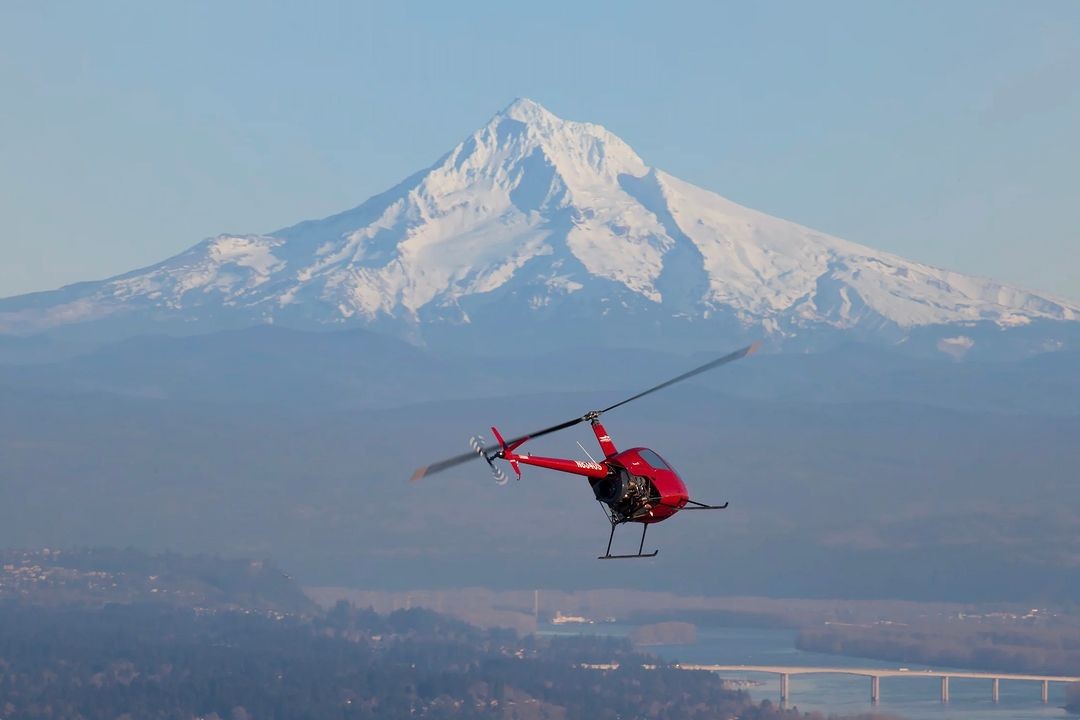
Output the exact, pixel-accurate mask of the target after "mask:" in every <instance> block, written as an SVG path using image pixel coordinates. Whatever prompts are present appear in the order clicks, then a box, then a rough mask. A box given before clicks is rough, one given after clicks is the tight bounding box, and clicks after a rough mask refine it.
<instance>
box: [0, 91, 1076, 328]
mask: <svg viewBox="0 0 1080 720" xmlns="http://www.w3.org/2000/svg"><path fill="white" fill-rule="evenodd" d="M545 313H546V314H547V315H545ZM567 313H569V314H572V315H574V316H575V317H579V318H589V317H592V318H601V317H615V316H616V315H618V314H620V313H624V314H629V315H635V316H637V317H639V318H640V317H648V318H650V322H653V323H663V322H666V321H665V320H664V318H668V319H671V321H672V322H675V321H676V320H675V319H678V321H698V322H708V321H709V320H710V319H712V320H716V319H718V318H723V319H724V320H725V322H727V323H728V325H730V326H733V327H741V328H743V329H745V330H747V331H749V332H765V333H769V334H771V335H773V336H774V337H778V338H782V337H789V336H794V335H798V334H799V333H801V332H804V331H805V330H807V329H812V328H829V329H840V330H847V329H857V330H859V331H860V332H862V333H863V334H866V333H875V332H882V331H887V332H888V333H890V334H891V337H892V338H893V340H895V339H896V338H898V337H902V336H903V334H904V333H905V332H908V331H910V330H912V329H914V328H919V327H923V326H935V325H956V324H966V325H970V324H972V323H992V324H994V325H996V326H997V327H1002V328H1008V327H1015V326H1022V325H1025V324H1028V323H1031V322H1033V321H1042V320H1056V321H1074V320H1077V319H1080V306H1078V305H1077V304H1075V303H1071V302H1069V301H1066V300H1064V299H1060V298H1054V297H1050V296H1047V295H1042V294H1037V293H1033V292H1028V291H1025V290H1022V289H1019V288H1015V287H1011V286H1008V285H1005V284H1002V283H998V282H995V281H993V280H989V279H985V278H977V277H972V276H968V275H964V274H961V273H957V272H952V271H948V270H943V269H940V268H935V267H931V266H928V265H923V264H921V263H917V262H912V261H909V260H905V259H903V258H900V257H897V256H895V255H891V254H888V253H884V252H878V251H876V250H872V249H870V248H868V247H864V246H862V245H858V244H856V243H852V242H848V241H845V240H841V239H839V238H835V237H831V236H829V235H825V234H823V233H820V232H816V231H814V230H811V229H809V228H805V227H802V226H800V225H797V224H795V223H791V222H788V221H785V220H780V219H777V218H774V217H770V216H768V215H765V214H763V213H760V212H756V211H754V210H750V209H748V208H745V207H742V206H740V205H737V204H735V203H733V202H731V201H729V200H726V199H725V198H723V197H720V196H719V195H717V194H715V193H712V192H709V191H707V190H703V189H701V188H698V187H695V186H694V185H691V184H689V183H687V182H684V181H682V180H679V179H677V178H674V177H672V176H670V175H668V174H666V173H664V172H662V171H660V170H657V169H655V168H651V167H649V166H648V165H646V164H645V162H644V161H643V160H642V159H641V158H640V157H638V155H637V154H636V153H635V152H634V151H633V149H632V148H630V146H628V145H627V144H626V143H625V142H623V141H622V140H621V139H619V138H618V137H616V136H615V135H613V134H612V133H610V132H608V131H607V130H605V129H604V128H603V127H600V126H599V125H593V124H590V123H581V122H571V121H566V120H562V119H560V118H558V117H556V116H555V115H553V114H551V113H550V112H548V111H547V110H546V109H544V108H543V107H541V106H540V105H539V104H537V103H535V102H533V101H531V100H525V99H519V100H516V101H515V102H514V103H512V104H511V105H510V106H509V107H507V108H506V109H505V110H503V111H502V112H500V113H498V114H497V115H496V116H495V117H494V118H492V119H491V121H490V122H489V123H487V125H485V126H484V127H482V128H480V129H479V130H477V131H476V132H474V133H473V134H472V135H470V136H469V137H467V138H466V139H465V140H464V141H462V142H461V143H460V144H458V145H457V147H455V148H454V149H453V150H451V151H450V152H449V153H448V154H447V155H445V156H444V157H443V158H442V159H440V160H439V161H438V162H436V163H435V164H434V165H433V166H431V167H430V168H428V169H427V170H424V171H422V172H420V173H417V174H416V175H413V176H412V177H410V178H408V179H406V180H405V181H403V182H402V183H400V184H399V185H397V186H396V187H394V188H392V189H390V190H388V191H387V192H385V193H383V194H381V195H377V196H375V197H373V198H371V199H369V200H368V201H367V202H365V203H363V204H362V205H360V206H358V207H356V208H354V209H352V210H349V211H346V212H344V213H341V214H339V215H335V216H332V217H329V218H325V219H322V220H315V221H308V222H303V223H300V224H298V225H295V226H293V227H290V228H285V229H283V230H281V231H278V232H275V233H271V234H270V235H265V236H264V235H245V236H232V235H222V236H219V237H216V238H211V239H208V240H205V241H203V242H201V243H199V244H198V245H196V246H194V247H192V248H191V249H189V250H187V251H186V252H183V253H181V254H179V255H177V256H175V257H173V258H170V259H168V260H165V261H164V262H162V263H160V264H158V265H154V266H151V267H148V268H144V269H141V270H136V271H134V272H130V273H127V274H125V275H121V276H119V277H115V278H111V279H108V280H104V281H100V282H92V283H81V284H78V285H73V286H69V287H66V288H62V289H60V290H57V291H54V292H49V293H37V294H34V295H27V296H21V297H16V298H9V299H7V300H3V301H0V332H8V333H30V332H36V331H41V330H46V329H49V328H53V327H57V326H67V325H70V324H73V323H79V322H87V321H102V320H108V321H110V322H113V323H117V322H125V321H129V320H133V319H139V320H140V321H142V322H143V323H156V322H164V321H177V322H182V323H185V324H188V325H191V326H193V327H202V326H204V325H205V326H206V327H213V326H220V325H222V324H226V325H243V324H251V323H259V322H283V323H287V324H292V325H298V326H310V325H316V326H323V325H330V326H334V325H348V324H359V325H365V326H373V327H388V328H392V329H394V330H395V331H396V332H398V333H400V334H405V335H411V336H413V337H415V338H424V337H425V336H426V334H427V333H428V332H429V331H430V329H431V328H432V327H435V326H463V325H468V324H471V323H473V322H478V321H482V322H484V323H487V324H493V325H496V326H497V325H500V324H501V325H503V326H505V325H506V324H508V323H512V324H515V325H519V326H520V325H521V324H523V323H528V322H529V320H530V318H532V317H537V318H539V317H542V316H543V317H549V318H551V317H557V316H559V315H560V314H567ZM954 334H955V333H954Z"/></svg>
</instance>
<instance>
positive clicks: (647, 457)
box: [638, 450, 672, 470]
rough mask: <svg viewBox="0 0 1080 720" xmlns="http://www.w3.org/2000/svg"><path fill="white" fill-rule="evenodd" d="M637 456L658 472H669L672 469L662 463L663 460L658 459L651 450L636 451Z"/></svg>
mask: <svg viewBox="0 0 1080 720" xmlns="http://www.w3.org/2000/svg"><path fill="white" fill-rule="evenodd" d="M638 455H640V456H641V459H642V460H644V461H645V462H647V463H649V464H650V465H652V466H653V467H654V468H657V469H658V470H671V469H672V468H671V466H670V465H668V464H667V463H666V462H664V458H662V457H660V456H659V455H657V454H656V453H654V452H653V451H652V450H638Z"/></svg>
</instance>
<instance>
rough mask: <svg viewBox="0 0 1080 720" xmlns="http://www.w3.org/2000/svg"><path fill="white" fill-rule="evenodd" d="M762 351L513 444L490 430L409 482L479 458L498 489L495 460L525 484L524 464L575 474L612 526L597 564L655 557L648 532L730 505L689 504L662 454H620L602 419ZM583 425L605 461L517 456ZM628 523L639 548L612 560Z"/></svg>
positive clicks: (726, 359) (500, 476)
mask: <svg viewBox="0 0 1080 720" xmlns="http://www.w3.org/2000/svg"><path fill="white" fill-rule="evenodd" d="M759 347H761V343H760V342H755V343H753V344H751V345H747V346H746V347H744V348H741V349H739V350H736V351H735V352H732V353H728V354H727V355H724V356H723V357H720V358H717V359H716V360H712V361H711V362H707V363H705V364H704V365H702V366H700V367H696V368H694V369H693V370H690V371H687V372H685V373H683V374H682V375H679V376H678V377H674V378H672V379H671V380H667V381H665V382H662V383H660V384H659V385H655V386H653V387H651V388H649V389H648V390H645V391H643V392H640V393H638V394H636V395H633V396H631V397H629V398H627V399H625V400H622V401H620V402H617V403H615V404H614V405H610V406H608V407H606V408H604V409H603V410H590V411H589V412H587V413H585V414H584V415H582V416H580V417H576V418H572V419H570V420H567V421H565V422H561V423H559V424H558V425H552V426H551V427H547V428H544V429H543V430H537V431H536V432H532V433H528V434H527V435H520V436H518V437H515V438H512V439H511V440H504V439H503V436H502V434H501V433H500V432H499V430H498V429H497V428H495V427H492V428H491V432H492V434H493V435H494V436H495V441H496V444H495V445H487V444H486V441H485V440H484V438H483V437H482V436H480V437H473V438H472V439H471V440H470V443H471V445H472V451H471V452H467V453H463V454H461V455H457V456H455V457H452V458H448V459H446V460H441V461H439V462H436V463H432V464H431V465H426V466H424V467H422V468H418V469H417V470H416V472H414V473H413V475H412V478H411V480H412V481H413V482H416V481H417V480H420V479H421V478H424V477H427V476H429V475H434V474H435V473H438V472H442V471H443V470H447V469H449V468H452V467H455V466H457V465H460V464H462V463H464V462H467V461H469V460H474V459H476V458H477V457H479V458H482V459H483V460H484V461H485V462H487V464H488V466H489V467H490V469H491V472H492V474H493V475H494V477H495V481H496V482H497V483H498V484H500V485H505V484H506V482H507V480H508V477H507V475H506V472H505V471H504V470H503V469H502V468H501V467H499V466H498V465H496V464H495V461H496V460H504V461H506V462H507V463H509V464H510V468H511V469H512V470H513V471H514V473H515V475H516V477H517V479H518V480H520V479H521V466H522V465H532V466H534V467H540V468H547V469H549V470H557V471H559V472H564V473H571V474H574V475H583V476H584V477H586V478H588V480H589V485H590V487H591V488H592V491H593V495H594V496H595V498H596V500H597V502H599V503H600V506H601V507H602V508H603V509H604V513H605V515H607V518H608V521H609V522H610V523H611V532H610V534H609V535H608V542H607V550H605V551H604V554H603V555H600V556H598V559H599V560H621V559H633V558H650V557H656V555H657V553H659V552H660V551H659V550H653V551H652V552H648V553H647V552H645V533H646V531H647V530H648V529H649V526H650V525H652V524H654V523H658V522H662V521H664V520H667V519H668V518H669V517H671V516H673V515H675V514H676V513H677V512H679V511H684V510H723V509H724V508H726V507H727V506H728V503H726V502H725V503H723V504H722V505H709V504H706V503H702V502H698V501H696V500H691V499H690V495H689V493H688V491H687V489H686V484H685V483H684V482H683V480H682V478H680V477H679V474H678V473H677V472H675V469H674V468H673V467H671V465H669V464H668V463H667V462H666V461H665V460H664V459H663V458H662V457H660V455H659V454H657V453H656V452H654V451H653V450H650V449H649V448H645V447H636V448H631V449H629V450H618V449H617V448H616V447H615V443H614V442H613V441H612V439H611V436H610V435H609V434H608V432H607V430H605V429H604V426H603V425H602V424H601V423H600V416H601V415H603V414H604V413H606V412H610V411H611V410H614V409H615V408H618V407H622V406H623V405H626V404H627V403H629V402H632V401H634V400H637V399H638V398H642V397H645V396H646V395H650V394H652V393H654V392H656V391H658V390H663V389H664V388H666V387H669V386H671V385H674V384H675V383H678V382H682V381H683V380H686V379H688V378H691V377H694V376H695V375H699V374H701V373H703V372H706V371H708V370H712V369H714V368H718V367H720V366H721V365H726V364H728V363H730V362H734V361H735V360H740V359H742V358H744V357H746V356H748V355H752V354H753V353H754V352H756V351H757V350H758V348H759ZM583 422H587V423H589V425H590V426H591V428H592V431H593V433H594V434H595V435H596V441H597V443H599V445H600V450H601V452H603V453H604V459H603V460H600V461H596V460H594V459H593V458H592V456H591V455H590V456H589V459H588V460H568V459H564V458H552V457H539V456H536V455H530V454H520V453H518V452H517V450H518V448H520V447H521V446H522V445H523V444H524V443H525V442H526V441H528V440H534V439H536V438H538V437H542V436H544V435H550V434H551V433H555V432H558V431H560V430H566V429H567V428H571V427H573V426H575V425H578V424H580V423H583ZM579 446H580V443H579ZM582 450H585V448H584V447H582ZM585 454H586V455H588V451H585ZM624 523H640V524H641V542H640V543H639V544H638V551H637V552H636V553H630V554H624V555H612V554H611V543H612V540H614V538H615V528H617V527H618V526H619V525H622V524H624Z"/></svg>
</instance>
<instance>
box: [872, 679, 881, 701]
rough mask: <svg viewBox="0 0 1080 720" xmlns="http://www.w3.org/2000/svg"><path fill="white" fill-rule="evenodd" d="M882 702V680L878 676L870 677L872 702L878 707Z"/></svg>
mask: <svg viewBox="0 0 1080 720" xmlns="http://www.w3.org/2000/svg"><path fill="white" fill-rule="evenodd" d="M879 700H881V678H880V677H878V676H877V675H871V676H870V702H872V703H873V704H875V705H877V703H878V701H879Z"/></svg>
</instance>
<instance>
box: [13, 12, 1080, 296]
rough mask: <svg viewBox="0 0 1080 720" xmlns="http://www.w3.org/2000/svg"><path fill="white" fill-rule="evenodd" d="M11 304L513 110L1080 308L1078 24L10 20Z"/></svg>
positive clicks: (796, 216)
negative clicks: (579, 128)
mask: <svg viewBox="0 0 1080 720" xmlns="http://www.w3.org/2000/svg"><path fill="white" fill-rule="evenodd" d="M0 93H2V105H0V107H2V110H0V217H2V221H3V225H2V228H3V234H2V239H0V296H6V295H12V294H17V293H23V292H29V291H33V290H42V289H50V288H54V287H57V286H59V285H62V284H65V283H70V282H74V281H78V280H88V279H96V278H101V277H105V276H108V275H112V274H116V273H119V272H123V271H126V270H130V269H133V268H135V267H138V266H142V265H146V264H150V263H153V262H156V261H159V260H162V259H164V258H165V257H167V256H169V255H171V254H174V253H176V252H178V251H180V250H183V249H185V248H186V247H188V246H190V245H193V244H194V243H195V242H197V241H199V240H200V239H202V238H204V237H206V236H209V235H214V234H217V233H220V232H267V231H271V230H274V229H277V228H279V227H282V226H285V225H289V224H292V223H294V222H297V221H299V220H302V219H306V218H312V217H320V216H324V215H327V214H330V213H334V212H337V211H340V210H343V209H345V208H348V207H352V206H354V205H357V204H359V203H360V202H362V201H363V200H365V199H366V198H367V197H369V196H370V195H372V194H374V193H376V192H379V191H381V190H384V189H386V188H388V187H389V186H391V185H392V184H394V183H396V182H397V181H398V180H400V179H402V178H403V177H405V176H406V175H409V174H411V173H412V172H414V171H416V170H418V169H420V168H422V167H425V166H427V165H429V164H430V163H431V162H433V161H434V160H435V159H436V158H437V157H438V156H440V155H441V154H443V153H444V152H446V151H447V150H449V149H450V148H451V147H452V146H453V145H454V144H455V143H457V142H458V141H459V140H461V139H462V138H463V137H464V136H465V135H467V134H468V133H470V132H471V131H472V130H474V129H476V128H477V127H479V126H480V125H482V124H484V123H485V122H486V121H487V120H488V118H489V117H490V116H491V115H493V114H494V113H495V112H497V111H498V110H499V109H501V108H502V107H503V106H505V105H506V104H508V103H509V102H510V101H511V100H512V99H513V98H514V97H517V96H526V97H531V98H533V99H535V100H537V101H539V102H541V103H543V104H544V105H546V106H547V107H548V108H549V109H550V110H551V111H553V112H555V113H556V114H558V115H561V116H563V117H566V118H569V119H575V120H589V121H592V122H598V123H600V124H603V125H605V126H607V127H608V128H609V129H610V130H612V131H613V132H615V133H616V134H618V135H620V136H621V137H623V139H625V140H626V141H627V142H629V143H630V145H631V146H633V147H634V148H635V149H636V150H637V151H638V153H639V154H640V155H641V156H642V157H643V158H644V159H645V161H646V162H647V163H649V164H651V165H655V166H657V167H659V168H662V169H664V170H666V171H667V172H670V173H671V174H673V175H676V176H678V177H682V178H684V179H686V180H689V181H691V182H694V183H696V184H698V185H701V186H703V187H706V188H709V189H711V190H715V191H717V192H719V193H721V194H723V195H726V196H727V197H729V198H731V199H733V200H735V201H737V202H741V203H743V204H745V205H749V206H751V207H754V208H757V209H760V210H764V211H766V212H769V213H772V214H774V215H778V216H780V217H784V218H788V219H791V220H796V221H798V222H801V223H803V224H806V225H809V226H811V227H814V228H817V229H820V230H824V231H827V232H830V233H832V234H835V235H839V236H841V237H845V238H848V239H850V240H855V241H858V242H862V243H865V244H867V245H871V246H873V247H878V248H882V249H886V250H890V251H893V252H896V253H898V254H901V255H905V256H907V257H910V258H913V259H916V260H921V261H924V262H929V263H932V264H935V265H941V266H945V267H948V268H952V269H956V270H961V271H965V272H970V273H976V274H980V275H989V276H993V277H997V278H1000V279H1003V280H1007V281H1011V282H1014V283H1017V284H1020V285H1023V286H1026V287H1030V288H1035V289H1041V290H1045V291H1050V292H1055V293H1058V294H1060V295H1064V296H1066V297H1069V298H1071V299H1073V300H1078V299H1080V269H1078V268H1080V223H1078V216H1080V2H1076V1H1075V0H1063V1H1062V2H1046V1H1043V2H1022V1H1019V0H1017V1H1016V2H1004V3H1002V2H990V1H989V0H977V1H973V2H960V1H958V0H951V1H949V2H938V1H936V0H935V1H934V2H915V1H914V0H904V1H902V2H865V1H863V0H858V1H857V2H815V3H807V2H801V1H800V2H758V3H748V2H738V3H734V2H732V3H718V2H702V3H689V2H687V3H676V2H664V3H660V2H641V3H633V2H603V3H602V2H596V3H588V2H583V1H582V0H575V1H571V2H543V3H540V2H535V3H517V2H483V3H481V2H430V3H420V2H411V3H410V2H385V3H381V4H378V5H375V4H363V3H358V2H350V3H341V4H337V3H280V4H272V3H269V2H253V3H241V2H230V3H221V2H206V3H197V2H183V3H148V2H143V1H142V0H139V1H138V2H131V3H121V2H94V3H90V2H72V3H60V2H43V1H41V0H7V1H6V2H3V3H2V4H0Z"/></svg>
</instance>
